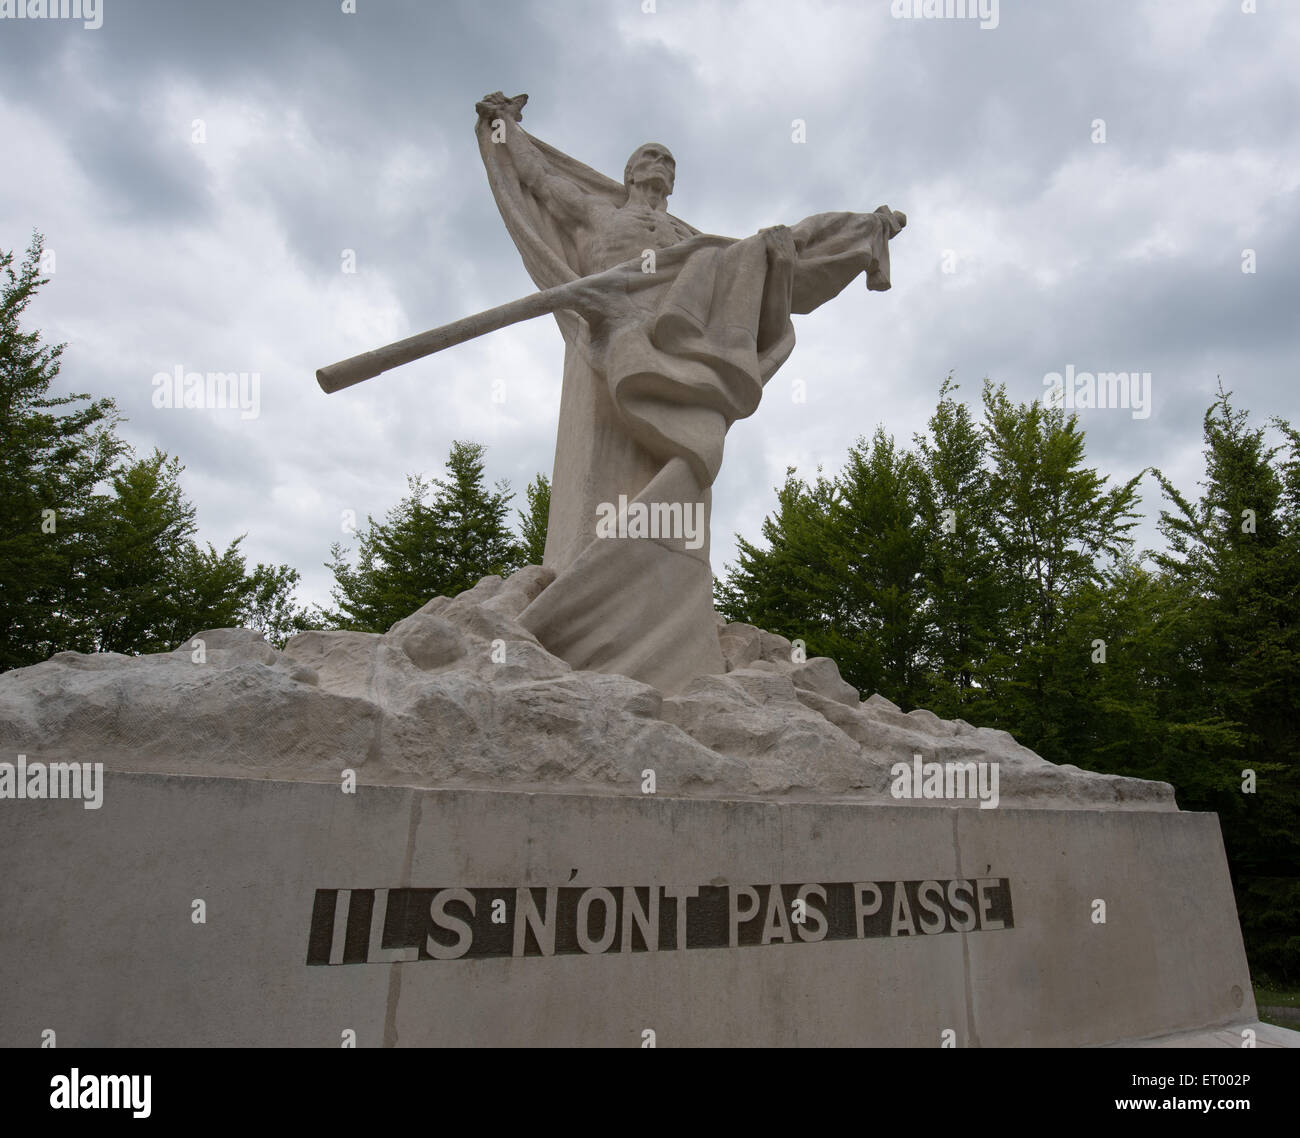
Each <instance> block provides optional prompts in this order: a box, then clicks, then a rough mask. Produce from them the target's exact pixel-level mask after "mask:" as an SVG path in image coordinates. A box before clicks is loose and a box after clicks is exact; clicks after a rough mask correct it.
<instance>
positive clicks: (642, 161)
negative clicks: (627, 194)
mask: <svg viewBox="0 0 1300 1138" xmlns="http://www.w3.org/2000/svg"><path fill="white" fill-rule="evenodd" d="M676 176H677V162H676V161H675V160H674V158H673V156H672V152H671V151H670V150H669V149H668V147H666V146H665V145H664V144H663V143H662V142H647V143H646V144H645V145H644V146H638V147H637V148H636V149H635V150H634V151H633V152H632V157H631V158H629V159H628V160H627V165H626V166H624V167H623V185H625V186H626V187H627V188H628V189H629V190H631V189H632V186H633V185H634V184H639V183H642V182H649V181H652V180H655V179H657V180H659V181H661V182H662V183H663V186H664V193H665V194H671V193H672V192H673V180H674V179H675V178H676Z"/></svg>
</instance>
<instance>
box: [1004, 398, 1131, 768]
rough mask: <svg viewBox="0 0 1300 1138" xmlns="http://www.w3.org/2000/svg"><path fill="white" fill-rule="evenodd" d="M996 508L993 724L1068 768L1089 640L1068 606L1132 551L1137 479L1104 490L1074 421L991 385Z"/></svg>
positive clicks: (1084, 597) (1086, 598) (1102, 582)
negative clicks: (998, 623)
mask: <svg viewBox="0 0 1300 1138" xmlns="http://www.w3.org/2000/svg"><path fill="white" fill-rule="evenodd" d="M984 432H985V436H986V439H987V445H988V459H989V462H990V464H991V472H990V478H989V501H990V504H991V526H992V534H993V536H994V540H995V543H996V545H997V571H998V574H999V576H1000V578H1001V581H1002V583H1003V588H1004V592H1005V598H1006V600H1005V605H1004V607H1003V616H1002V621H1003V630H1002V637H1001V644H1000V645H999V646H998V648H997V649H995V653H994V656H993V658H992V660H991V661H990V663H991V667H990V670H989V671H990V678H989V683H990V688H991V696H992V700H993V705H994V706H995V707H996V709H997V712H996V713H997V717H998V725H999V726H1003V727H1007V728H1008V729H1012V728H1015V729H1017V730H1018V732H1019V734H1018V738H1019V739H1020V741H1021V742H1023V743H1025V745H1026V746H1029V747H1032V748H1034V749H1035V750H1037V751H1038V752H1039V753H1040V754H1042V755H1043V756H1044V757H1045V758H1049V759H1052V760H1053V761H1054V762H1068V761H1070V759H1069V755H1070V751H1071V739H1072V738H1073V730H1074V724H1073V723H1072V722H1071V716H1072V714H1073V710H1072V709H1073V702H1072V701H1074V700H1076V699H1077V694H1078V691H1079V688H1080V685H1081V683H1083V682H1084V678H1085V663H1087V662H1089V661H1090V658H1091V653H1092V651H1093V645H1092V641H1093V640H1096V639H1104V638H1103V637H1101V636H1100V635H1099V634H1094V635H1091V636H1089V635H1087V633H1088V632H1089V631H1091V630H1090V629H1087V628H1082V629H1080V628H1079V623H1078V621H1077V620H1074V619H1072V611H1073V609H1074V608H1075V606H1076V605H1078V604H1080V603H1086V602H1090V601H1092V600H1093V599H1095V598H1094V597H1093V595H1092V593H1093V590H1095V589H1098V588H1102V587H1105V586H1106V584H1107V581H1108V574H1109V573H1110V572H1111V571H1112V570H1113V569H1114V567H1115V566H1116V564H1117V563H1118V562H1119V561H1120V560H1121V559H1122V558H1123V557H1125V556H1126V555H1127V554H1128V553H1130V552H1131V549H1132V538H1131V537H1130V536H1129V531H1130V530H1131V529H1132V528H1133V527H1134V526H1135V525H1136V524H1137V520H1138V517H1139V515H1138V513H1137V512H1136V510H1135V508H1134V507H1135V506H1136V504H1137V485H1138V482H1139V481H1140V479H1141V477H1142V476H1141V474H1139V475H1136V476H1134V477H1133V478H1132V479H1130V480H1129V481H1128V482H1126V483H1124V484H1123V485H1120V486H1114V487H1110V488H1107V486H1106V482H1107V479H1106V478H1105V477H1103V476H1101V475H1099V474H1098V473H1097V471H1096V470H1094V469H1092V468H1090V467H1088V466H1086V465H1085V461H1084V435H1083V432H1082V431H1081V430H1080V429H1079V426H1078V417H1077V416H1076V415H1074V414H1071V415H1069V416H1068V417H1067V416H1066V414H1065V412H1064V410H1063V409H1062V408H1059V407H1047V406H1044V405H1043V404H1042V403H1039V402H1029V403H1024V404H1019V405H1017V404H1013V403H1012V402H1011V401H1010V400H1009V399H1008V398H1007V396H1006V391H1005V388H1004V387H1001V386H999V387H997V388H995V387H994V386H993V384H992V383H990V382H988V381H985V385H984Z"/></svg>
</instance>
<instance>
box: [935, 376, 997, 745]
mask: <svg viewBox="0 0 1300 1138" xmlns="http://www.w3.org/2000/svg"><path fill="white" fill-rule="evenodd" d="M957 390H958V385H957V384H955V383H953V381H952V376H951V375H949V377H948V378H947V379H945V380H944V381H943V384H942V385H941V386H940V388H939V405H938V407H937V408H936V409H935V412H934V414H933V415H932V416H931V417H930V421H929V424H928V428H929V429H928V433H927V434H922V435H917V436H916V438H915V440H914V441H915V446H916V451H917V454H918V457H919V459H920V462H921V466H922V472H923V475H924V487H925V493H924V494H923V495H922V497H921V502H920V509H921V519H922V528H923V530H924V532H925V533H926V535H927V548H926V563H925V567H924V576H925V580H926V603H925V615H926V640H925V645H924V649H923V651H924V656H925V664H926V668H927V671H928V673H929V683H928V689H929V690H928V692H927V699H928V702H927V704H926V706H927V707H929V709H930V710H932V711H933V712H934V713H935V714H936V715H939V716H942V717H943V718H949V719H951V718H963V719H967V720H974V719H978V718H981V717H982V716H983V715H984V714H985V707H986V704H987V702H988V696H989V682H990V661H991V656H992V652H993V649H994V647H995V645H996V644H997V641H998V635H999V629H1000V628H1001V626H1002V623H1003V622H1002V615H1003V608H1004V605H1005V596H1004V593H1005V588H1004V581H1003V579H1002V576H1001V574H1000V571H999V566H998V547H997V542H996V539H995V535H994V532H993V513H994V511H993V499H992V489H991V480H990V477H989V472H988V470H987V468H986V439H985V435H984V432H983V431H982V430H981V428H980V425H979V424H978V423H977V422H976V421H975V418H974V416H973V415H972V414H971V412H970V409H969V408H968V407H967V406H966V405H965V404H964V403H962V402H961V401H960V400H959V399H957V398H956V397H955V394H956V392H957Z"/></svg>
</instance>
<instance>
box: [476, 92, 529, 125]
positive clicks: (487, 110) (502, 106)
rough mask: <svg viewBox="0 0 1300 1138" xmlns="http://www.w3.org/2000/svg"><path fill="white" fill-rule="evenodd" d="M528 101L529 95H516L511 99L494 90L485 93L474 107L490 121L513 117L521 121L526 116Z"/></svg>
mask: <svg viewBox="0 0 1300 1138" xmlns="http://www.w3.org/2000/svg"><path fill="white" fill-rule="evenodd" d="M526 102H528V96H527V95H516V96H515V97H514V98H513V99H511V98H507V97H506V95H505V94H504V93H503V92H501V91H493V92H492V94H490V95H484V96H483V98H481V99H480V100H479V101H478V102H477V103H475V104H474V109H475V110H476V111H478V113H479V114H480V115H481V116H482V117H483V118H485V119H487V120H488V121H489V122H491V120H492V119H507V120H509V119H513V120H514V121H515V122H519V121H520V120H521V119H522V118H523V117H524V104H525V103H526Z"/></svg>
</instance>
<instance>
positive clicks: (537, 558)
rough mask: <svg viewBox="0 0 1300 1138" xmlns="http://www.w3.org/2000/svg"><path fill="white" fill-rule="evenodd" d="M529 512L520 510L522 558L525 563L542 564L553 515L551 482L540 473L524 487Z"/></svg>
mask: <svg viewBox="0 0 1300 1138" xmlns="http://www.w3.org/2000/svg"><path fill="white" fill-rule="evenodd" d="M524 493H525V494H526V495H527V496H528V512H527V513H524V512H523V511H522V510H521V511H520V512H519V537H520V545H521V546H522V550H521V552H520V559H521V560H522V562H523V563H524V564H525V565H540V564H541V563H542V558H543V557H544V556H545V554H546V530H547V525H548V522H549V521H550V516H551V483H550V480H549V479H548V478H547V477H546V475H545V474H539V475H537V477H536V478H534V479H533V480H532V481H531V482H530V483H529V484H528V485H527V487H525V489H524Z"/></svg>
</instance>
